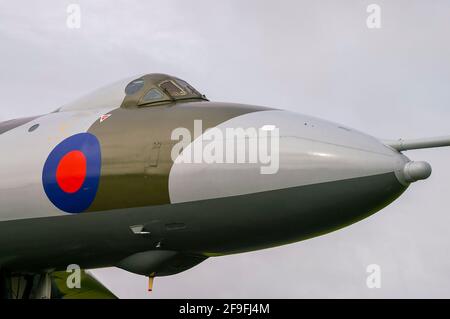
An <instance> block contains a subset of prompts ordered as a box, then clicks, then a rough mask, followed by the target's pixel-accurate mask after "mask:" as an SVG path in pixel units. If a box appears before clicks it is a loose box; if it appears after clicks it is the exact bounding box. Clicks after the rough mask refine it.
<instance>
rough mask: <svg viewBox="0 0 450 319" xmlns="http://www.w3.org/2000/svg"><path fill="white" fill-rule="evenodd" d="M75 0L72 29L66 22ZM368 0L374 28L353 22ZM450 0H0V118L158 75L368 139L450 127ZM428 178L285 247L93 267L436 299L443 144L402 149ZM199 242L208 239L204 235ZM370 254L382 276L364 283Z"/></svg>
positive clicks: (246, 289)
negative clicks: (374, 12)
mask: <svg viewBox="0 0 450 319" xmlns="http://www.w3.org/2000/svg"><path fill="white" fill-rule="evenodd" d="M71 3H78V4H79V5H80V8H81V28H80V29H69V28H68V27H67V24H66V20H67V16H68V14H67V13H66V10H67V6H68V5H69V4H71ZM371 3H376V4H378V5H380V7H381V10H382V11H381V23H382V24H381V28H380V29H369V28H368V27H367V25H366V19H367V17H368V15H369V14H368V13H367V12H366V9H367V6H368V5H369V4H371ZM449 36H450V2H449V1H446V0H441V1H439V0H433V1H426V0H422V1H412V0H402V1H400V0H396V1H393V0H389V1H374V0H371V1H365V0H354V1H335V0H330V1H324V0H320V1H299V0H290V1H288V0H278V1H275V0H264V1H261V0H220V1H210V0H192V1H174V0H166V1H152V0H151V1H150V0H145V1H144V0H142V1H130V0H127V1H100V0H96V1H92V0H90V1H87V0H86V1H61V0H54V1H47V0H46V1H42V0H41V1H33V2H32V1H23V0H18V1H17V0H16V1H10V0H8V1H7V0H0V43H1V44H0V58H1V63H0V88H1V89H0V90H1V93H2V94H1V95H2V100H1V102H0V103H1V106H0V120H6V119H10V118H14V117H21V116H28V115H33V114H42V113H46V112H50V111H53V110H54V109H56V108H58V107H59V106H61V105H63V104H65V103H67V102H70V101H71V100H73V99H75V98H77V97H79V96H80V95H82V94H84V93H86V92H88V91H90V90H92V89H95V88H97V87H100V86H103V85H105V84H108V83H110V82H114V81H116V80H118V79H121V78H124V77H128V76H131V75H134V74H140V73H152V72H163V73H169V74H173V75H176V76H178V77H181V78H183V79H185V80H187V81H188V82H190V83H191V84H193V85H194V86H195V87H197V88H198V89H199V90H200V91H202V92H204V93H205V94H207V96H208V97H209V98H210V99H211V100H214V101H229V102H242V103H249V104H256V105H267V106H272V107H278V108H283V109H287V110H292V111H296V112H300V113H305V114H309V115H314V116H318V117H322V118H325V119H328V120H332V121H335V122H339V123H342V124H344V125H347V126H350V127H353V128H356V129H359V130H362V131H365V132H367V133H369V134H372V135H374V136H377V137H381V138H392V139H394V138H399V137H425V136H434V135H446V134H450V125H449V119H450V89H449V88H450V58H449V57H450V41H448V39H449ZM407 155H408V156H409V157H410V158H412V159H414V160H426V161H429V162H430V163H431V164H432V166H433V169H434V172H433V176H432V177H431V178H430V179H429V180H427V181H424V182H419V183H416V184H414V185H412V186H411V187H410V189H409V190H408V191H407V192H406V193H405V194H404V195H403V196H402V197H401V198H400V199H399V200H398V201H396V202H395V203H393V204H392V205H391V206H389V207H387V208H386V209H384V210H383V211H381V212H379V213H378V214H376V215H374V216H372V217H370V218H368V219H366V220H364V221H362V222H360V223H357V224H355V225H353V226H351V227H348V228H345V229H342V230H340V231H337V232H335V233H332V234H328V235H325V236H323V237H320V238H315V239H312V240H308V241H305V242H300V243H297V244H293V245H289V246H285V247H280V248H275V249H270V250H265V251H259V252H254V253H247V254H241V255H235V256H228V257H220V258H214V259H212V258H211V259H209V260H207V261H206V262H204V263H203V264H201V265H199V266H198V267H196V268H194V269H192V270H189V271H187V272H185V273H182V274H179V275H176V276H172V277H167V278H157V279H156V282H155V292H154V293H153V294H152V295H151V296H149V295H148V294H147V293H146V285H147V282H146V279H145V278H143V277H139V276H134V275H130V274H129V273H126V272H124V271H120V270H114V269H106V270H98V271H96V274H97V276H98V277H99V278H102V279H104V281H105V282H106V284H107V285H108V286H109V287H111V288H112V289H113V291H114V292H115V293H117V294H118V295H119V296H120V297H139V298H141V297H142V298H146V297H150V298H172V297H173V298H216V297H217V298H218V297H225V298H228V297H235V298H260V297H261V298H315V297H324V298H340V297H354V298H360V297H369V298H381V297H388V298H392V297H411V298H414V297H438V298H439V297H446V298H450V256H449V252H450V231H449V229H450V210H449V203H450V196H448V194H449V193H450V166H449V162H450V148H449V149H435V150H423V151H415V152H408V153H407ZM205 240H207V239H205ZM370 264H378V265H380V267H381V271H382V273H381V274H382V277H381V278H382V287H381V288H380V289H369V288H367V285H366V278H367V275H368V274H367V273H366V267H367V266H368V265H370Z"/></svg>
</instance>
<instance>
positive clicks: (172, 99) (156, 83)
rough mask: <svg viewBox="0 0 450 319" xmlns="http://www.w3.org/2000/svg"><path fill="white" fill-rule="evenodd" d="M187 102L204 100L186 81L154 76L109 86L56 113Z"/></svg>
mask: <svg viewBox="0 0 450 319" xmlns="http://www.w3.org/2000/svg"><path fill="white" fill-rule="evenodd" d="M189 101H207V99H206V97H205V96H204V95H203V94H201V93H199V92H198V91H197V90H196V89H194V88H193V87H192V86H191V85H190V84H188V83H187V82H186V81H183V80H181V79H179V78H176V77H174V76H170V75H167V74H157V73H153V74H147V75H143V76H135V77H133V78H128V79H125V80H122V81H119V82H116V83H114V84H111V85H108V86H106V87H104V88H102V89H99V90H97V91H94V92H93V93H91V94H89V95H87V96H84V97H82V98H81V99H78V100H76V101H75V102H73V103H70V104H67V105H65V106H63V107H62V108H60V109H59V110H58V111H71V110H85V109H100V108H114V107H124V108H137V107H147V106H156V105H162V104H170V103H178V102H189Z"/></svg>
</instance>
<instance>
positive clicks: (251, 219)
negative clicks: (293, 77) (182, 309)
mask: <svg viewBox="0 0 450 319" xmlns="http://www.w3.org/2000/svg"><path fill="white" fill-rule="evenodd" d="M449 145H450V138H449V137H443V138H431V139H423V140H393V141H385V140H379V139H377V138H374V137H372V136H369V135H366V134H364V133H361V132H359V131H356V130H354V129H352V128H349V127H346V126H343V125H339V124H335V123H332V122H328V121H324V120H321V119H318V118H314V117H310V116H306V115H301V114H296V113H292V112H288V111H283V110H280V109H276V108H267V107H259V106H250V105H243V104H231V103H219V102H211V101H209V100H208V99H207V98H206V97H205V95H203V94H201V93H199V91H197V90H196V89H195V88H193V87H192V86H191V85H190V84H188V83H187V82H185V81H183V80H181V79H179V78H176V77H173V76H169V75H165V74H148V75H144V76H137V77H134V78H131V79H127V80H125V81H120V82H117V83H115V84H113V85H111V86H108V87H106V88H104V89H100V90H98V91H96V92H94V93H92V94H91V95H89V96H86V97H84V98H82V99H80V100H77V101H75V102H74V103H71V104H68V105H65V106H63V107H61V108H59V109H58V110H56V111H54V112H53V113H50V114H46V115H41V116H33V117H29V118H22V119H15V120H10V121H6V122H3V123H0V146H1V149H2V156H1V157H0V269H1V271H0V272H1V285H0V286H1V293H2V296H3V297H5V298H60V297H71V295H73V294H74V293H73V292H72V290H70V289H68V288H67V287H65V284H66V282H65V278H66V277H67V276H66V275H65V274H66V270H67V269H68V266H69V265H78V266H79V267H80V268H81V269H94V268H100V267H120V268H122V269H125V270H127V271H130V272H133V273H136V274H141V275H145V276H147V277H149V285H150V287H149V288H150V289H151V286H152V283H153V278H154V277H158V276H169V275H173V274H177V273H180V272H183V271H185V270H187V269H189V268H192V267H194V266H196V265H197V264H199V263H201V262H203V261H204V260H206V259H207V258H210V257H215V256H223V255H229V254H235V253H242V252H249V251H253V250H258V249H265V248H269V247H275V246H279V245H285V244H289V243H294V242H297V241H302V240H306V239H309V238H312V237H315V236H320V235H323V234H326V233H329V232H332V231H335V230H337V229H340V228H342V227H345V226H348V225H350V224H353V223H355V222H357V221H360V220H362V219H364V218H366V217H368V216H370V215H372V214H374V213H375V212H377V211H379V210H381V209H382V208H383V207H385V206H387V205H388V204H390V203H391V202H392V201H394V200H395V199H396V198H398V197H399V196H400V195H401V194H402V193H403V192H404V191H405V190H406V189H407V188H408V187H409V186H410V185H411V183H414V182H416V181H419V180H424V179H426V178H428V177H429V176H430V174H431V167H430V165H429V164H428V163H426V162H415V161H411V160H410V159H408V157H406V156H405V155H404V154H403V152H404V151H408V150H411V149H420V148H428V147H440V146H449ZM65 276H66V277H65ZM83 278H84V279H83V280H84V281H83V282H82V285H81V288H79V289H81V290H83V289H85V287H89V289H91V292H86V294H85V295H84V296H97V297H100V296H103V297H105V296H106V297H113V295H112V294H111V293H109V292H107V291H106V289H105V288H104V287H103V286H102V285H101V284H100V283H98V281H97V280H95V278H93V276H92V275H90V274H89V273H88V272H86V273H85V272H83ZM88 281H91V283H95V284H87V285H83V283H84V282H88ZM75 290H76V289H75ZM77 293H79V290H78V291H77ZM90 293H91V294H90ZM78 295H79V296H80V294H78ZM81 296H83V294H81Z"/></svg>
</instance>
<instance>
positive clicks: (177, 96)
mask: <svg viewBox="0 0 450 319" xmlns="http://www.w3.org/2000/svg"><path fill="white" fill-rule="evenodd" d="M125 94H126V97H125V100H124V103H123V104H122V106H123V107H142V106H149V105H154V104H161V103H168V102H169V103H170V102H178V101H182V100H184V101H186V100H206V97H205V96H204V95H202V94H200V93H199V92H198V91H197V90H196V89H194V88H193V87H192V86H191V85H190V84H188V83H187V82H186V81H183V80H181V79H179V78H176V77H173V76H169V75H166V74H148V75H144V76H142V77H140V78H137V79H135V80H133V81H131V82H130V83H129V84H128V85H127V86H126V88H125Z"/></svg>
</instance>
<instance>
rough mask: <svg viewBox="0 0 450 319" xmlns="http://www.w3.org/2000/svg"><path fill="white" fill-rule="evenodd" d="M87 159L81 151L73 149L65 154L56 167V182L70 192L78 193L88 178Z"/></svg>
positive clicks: (66, 191)
mask: <svg viewBox="0 0 450 319" xmlns="http://www.w3.org/2000/svg"><path fill="white" fill-rule="evenodd" d="M86 172H87V160H86V157H85V156H84V154H83V153H82V152H80V151H72V152H69V153H67V154H66V155H64V157H63V158H62V159H61V161H60V162H59V164H58V168H57V169H56V182H57V183H58V185H59V187H60V188H61V189H62V190H63V191H64V192H65V193H69V194H73V193H76V192H78V191H79V190H80V188H81V187H82V186H83V183H84V181H85V179H86Z"/></svg>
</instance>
